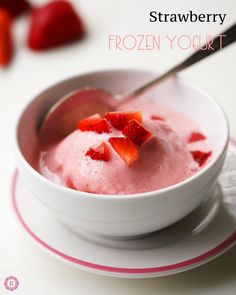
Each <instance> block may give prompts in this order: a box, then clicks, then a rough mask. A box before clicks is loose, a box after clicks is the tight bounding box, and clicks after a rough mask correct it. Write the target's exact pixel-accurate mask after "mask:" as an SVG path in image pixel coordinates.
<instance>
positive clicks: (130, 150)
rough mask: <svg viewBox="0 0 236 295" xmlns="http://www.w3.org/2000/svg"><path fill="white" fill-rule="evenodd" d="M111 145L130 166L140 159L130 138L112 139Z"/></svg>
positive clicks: (110, 140)
mask: <svg viewBox="0 0 236 295" xmlns="http://www.w3.org/2000/svg"><path fill="white" fill-rule="evenodd" d="M109 143H110V144H111V146H112V147H113V149H114V150H115V151H116V153H117V154H118V155H119V156H120V157H121V159H122V160H123V161H124V162H125V163H126V164H127V165H128V166H130V165H131V164H132V163H134V161H135V160H136V159H137V158H138V150H137V148H136V147H135V145H134V143H133V142H132V140H130V139H129V138H126V137H111V138H109Z"/></svg>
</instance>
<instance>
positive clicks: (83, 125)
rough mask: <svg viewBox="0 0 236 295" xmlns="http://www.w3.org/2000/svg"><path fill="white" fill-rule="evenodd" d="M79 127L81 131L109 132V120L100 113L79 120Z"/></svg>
mask: <svg viewBox="0 0 236 295" xmlns="http://www.w3.org/2000/svg"><path fill="white" fill-rule="evenodd" d="M77 129H79V130H81V131H93V132H96V133H99V134H101V133H103V132H105V133H109V126H108V124H107V121H106V120H105V119H103V118H101V117H100V116H99V115H98V114H95V115H93V116H90V117H87V118H85V119H82V120H80V121H79V123H78V125H77Z"/></svg>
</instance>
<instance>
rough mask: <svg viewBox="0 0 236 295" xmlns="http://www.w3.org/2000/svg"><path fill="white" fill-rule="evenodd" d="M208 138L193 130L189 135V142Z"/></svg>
mask: <svg viewBox="0 0 236 295" xmlns="http://www.w3.org/2000/svg"><path fill="white" fill-rule="evenodd" d="M204 139H206V136H205V135H204V134H202V133H200V132H192V133H191V135H190V136H189V139H188V143H191V142H195V141H200V140H204Z"/></svg>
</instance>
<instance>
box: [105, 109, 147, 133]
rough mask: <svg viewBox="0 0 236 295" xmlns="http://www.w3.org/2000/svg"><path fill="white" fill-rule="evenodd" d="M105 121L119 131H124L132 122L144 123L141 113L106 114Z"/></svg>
mask: <svg viewBox="0 0 236 295" xmlns="http://www.w3.org/2000/svg"><path fill="white" fill-rule="evenodd" d="M105 119H107V120H108V121H110V123H111V125H112V126H113V127H114V128H116V129H117V130H123V129H124V128H125V126H126V125H127V124H128V123H129V121H130V120H136V121H137V122H140V123H141V122H142V114H141V112H110V113H106V115H105Z"/></svg>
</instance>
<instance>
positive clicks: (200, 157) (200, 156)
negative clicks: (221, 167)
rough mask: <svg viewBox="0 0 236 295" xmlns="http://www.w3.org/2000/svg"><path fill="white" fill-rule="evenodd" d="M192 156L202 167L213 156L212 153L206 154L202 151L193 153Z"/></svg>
mask: <svg viewBox="0 0 236 295" xmlns="http://www.w3.org/2000/svg"><path fill="white" fill-rule="evenodd" d="M191 154H192V156H193V158H194V160H195V161H196V162H197V163H198V165H199V166H200V167H201V166H203V165H204V164H205V163H206V161H207V159H208V158H209V157H210V156H211V154H212V152H206V153H205V152H201V151H191Z"/></svg>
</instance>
